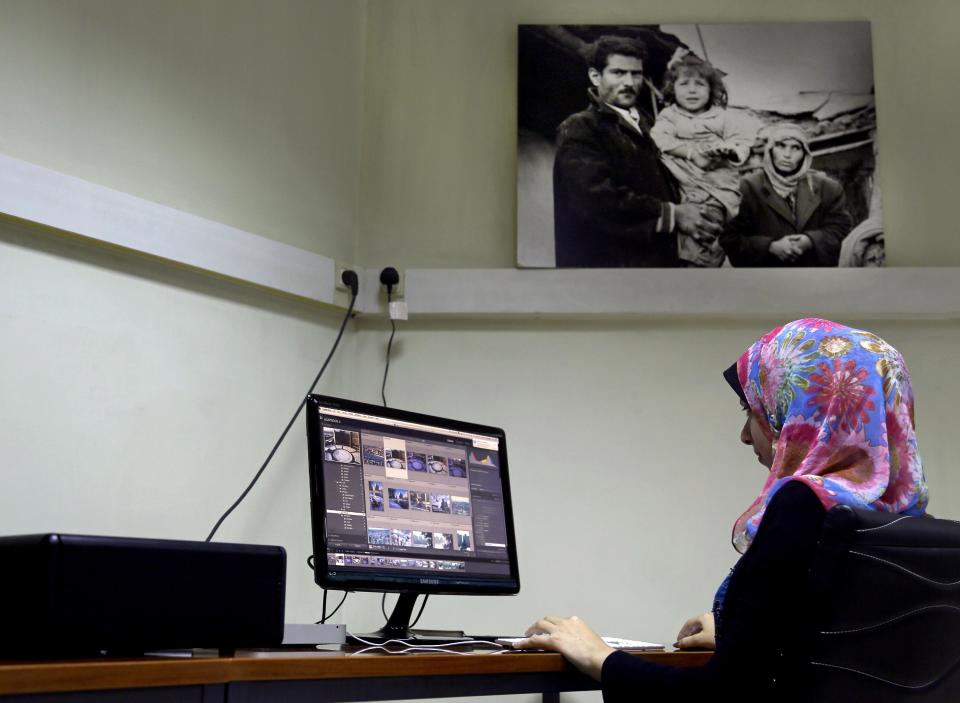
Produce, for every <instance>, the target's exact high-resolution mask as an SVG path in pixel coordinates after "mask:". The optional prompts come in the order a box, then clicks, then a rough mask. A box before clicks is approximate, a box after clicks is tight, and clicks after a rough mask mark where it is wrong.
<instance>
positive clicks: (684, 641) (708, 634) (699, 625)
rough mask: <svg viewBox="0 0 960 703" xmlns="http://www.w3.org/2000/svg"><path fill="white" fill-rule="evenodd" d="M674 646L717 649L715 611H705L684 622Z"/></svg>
mask: <svg viewBox="0 0 960 703" xmlns="http://www.w3.org/2000/svg"><path fill="white" fill-rule="evenodd" d="M673 646H674V647H676V648H677V649H716V648H717V639H716V633H715V629H714V622H713V613H703V614H702V615H697V616H696V617H692V618H690V619H689V620H687V621H686V622H685V623H683V627H681V628H680V632H679V633H678V634H677V641H676V642H674V644H673Z"/></svg>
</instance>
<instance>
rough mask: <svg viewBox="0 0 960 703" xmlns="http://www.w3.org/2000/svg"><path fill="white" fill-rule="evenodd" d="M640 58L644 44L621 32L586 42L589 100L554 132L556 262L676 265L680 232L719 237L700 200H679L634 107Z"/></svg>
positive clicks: (570, 264)
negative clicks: (585, 106) (555, 143)
mask: <svg viewBox="0 0 960 703" xmlns="http://www.w3.org/2000/svg"><path fill="white" fill-rule="evenodd" d="M644 58H645V51H644V47H643V46H642V45H641V44H640V43H639V42H637V41H635V40H632V39H628V38H625V37H617V36H602V37H600V38H599V39H597V40H596V41H595V42H594V43H593V44H592V45H591V47H590V51H589V52H588V56H587V63H588V70H587V75H588V77H589V79H590V83H591V84H592V88H590V89H589V91H588V95H589V99H590V104H589V106H588V107H587V109H585V110H582V111H580V112H578V113H576V114H574V115H571V116H570V117H568V118H567V119H566V120H564V121H563V123H562V124H561V125H560V126H559V128H558V130H557V134H558V136H557V154H556V159H555V161H554V168H553V202H554V226H555V232H554V234H555V241H556V265H557V266H558V267H598V268H600V267H640V266H655V267H669V266H679V265H680V260H679V258H678V256H677V237H676V233H677V231H680V232H684V233H687V234H690V235H691V236H694V237H696V236H698V235H699V234H700V233H703V234H708V235H712V236H715V235H717V234H719V231H720V225H719V224H717V223H715V222H714V221H712V220H711V219H708V215H706V214H705V213H704V212H702V211H701V208H700V206H699V205H696V204H694V203H688V204H682V205H681V204H677V201H678V200H679V195H678V191H677V188H676V184H675V182H674V180H673V177H672V176H671V175H670V173H669V172H668V171H667V170H666V168H665V167H664V166H663V164H662V163H661V161H660V152H659V151H658V149H657V147H656V145H655V144H654V142H653V141H652V139H651V138H650V133H649V126H648V125H647V122H646V120H645V119H644V117H643V116H642V115H641V114H640V112H639V111H638V110H637V107H636V104H637V97H638V95H639V93H640V89H641V87H642V84H643V62H644Z"/></svg>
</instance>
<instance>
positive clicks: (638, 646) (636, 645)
mask: <svg viewBox="0 0 960 703" xmlns="http://www.w3.org/2000/svg"><path fill="white" fill-rule="evenodd" d="M523 639H525V638H523V637H498V638H497V643H498V644H503V645H507V646H509V647H512V646H513V645H514V644H515V643H516V642H520V641H522V640H523ZM600 639H602V640H603V641H604V643H606V645H607V646H608V647H613V648H614V649H633V650H644V651H649V650H656V649H664V646H663V645H662V644H656V643H654V642H643V641H642V640H629V639H624V638H623V637H601V638H600Z"/></svg>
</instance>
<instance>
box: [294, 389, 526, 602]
mask: <svg viewBox="0 0 960 703" xmlns="http://www.w3.org/2000/svg"><path fill="white" fill-rule="evenodd" d="M307 408H308V412H307V439H308V450H309V461H310V498H311V518H312V523H313V548H314V558H315V575H316V576H315V580H316V582H317V583H318V584H319V585H320V586H322V587H324V588H329V589H339V590H367V591H397V592H406V593H449V594H470V593H487V594H509V593H516V592H518V591H519V590H520V580H519V574H518V570H517V552H516V544H515V541H514V535H513V514H512V512H511V507H510V484H509V481H508V474H507V447H506V439H505V437H504V433H503V430H501V429H498V428H495V427H486V426H482V425H476V424H472V423H467V422H460V421H456V420H447V419H443V418H438V417H431V416H428V415H421V414H418V413H412V412H407V411H403V410H396V409H393V408H382V407H380V406H377V405H369V404H366V403H358V402H354V401H349V400H344V399H340V398H331V397H327V396H319V395H311V396H309V397H308V402H307Z"/></svg>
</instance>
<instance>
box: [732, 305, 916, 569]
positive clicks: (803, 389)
mask: <svg viewBox="0 0 960 703" xmlns="http://www.w3.org/2000/svg"><path fill="white" fill-rule="evenodd" d="M737 376H738V378H739V380H740V385H741V386H742V388H743V392H744V396H745V397H746V399H747V405H748V406H749V408H750V412H752V413H753V414H754V415H756V416H757V417H758V418H759V419H760V420H761V422H763V421H765V422H766V423H767V424H768V426H769V429H770V430H771V432H772V435H773V438H774V439H773V464H772V466H771V468H770V474H769V476H768V477H767V481H766V483H765V484H764V486H763V490H762V491H761V492H760V495H759V497H757V499H756V500H755V501H754V502H753V504H752V505H751V506H750V507H749V508H748V509H747V511H746V512H745V513H744V514H743V515H741V516H740V518H739V519H738V520H737V522H736V523H735V524H734V526H733V545H734V547H735V548H736V549H737V551H739V552H744V551H746V549H747V547H748V546H749V545H750V542H751V541H752V540H753V537H754V535H755V534H756V533H757V527H758V526H759V525H760V520H761V519H762V518H763V513H764V510H765V509H766V506H767V504H768V503H769V502H770V499H771V498H772V497H773V495H774V494H775V493H776V492H777V491H778V490H779V489H780V488H781V487H782V486H783V485H784V484H785V483H786V482H787V481H803V482H804V483H806V484H807V485H808V486H809V487H810V488H811V489H812V490H813V492H814V493H816V495H817V497H818V498H819V499H820V502H822V503H823V506H824V507H825V508H826V509H828V510H829V509H830V508H831V507H833V506H834V505H837V504H845V505H852V506H854V507H866V508H871V509H873V510H881V511H884V512H890V513H903V514H905V515H922V514H923V513H924V511H925V510H926V506H927V484H926V480H925V479H924V476H923V467H922V466H921V464H920V455H919V453H918V451H917V438H916V435H915V433H914V423H913V389H912V388H911V386H910V372H909V371H908V370H907V365H906V363H905V362H904V360H903V357H902V356H901V355H900V352H898V351H897V350H896V349H894V348H893V347H891V346H890V345H889V344H887V343H886V342H884V341H883V340H882V339H880V337H878V336H876V335H875V334H871V333H870V332H864V331H862V330H856V329H852V328H850V327H845V326H844V325H839V324H837V323H835V322H829V321H827V320H818V319H804V320H796V321H795V322H790V323H788V324H786V325H783V326H782V327H777V328H776V329H773V330H771V331H770V332H768V333H767V334H766V335H764V336H763V337H761V338H760V339H759V340H757V341H756V342H755V343H754V344H753V345H751V347H750V348H749V349H747V351H746V352H745V353H744V354H743V356H741V357H740V358H739V359H738V360H737Z"/></svg>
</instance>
